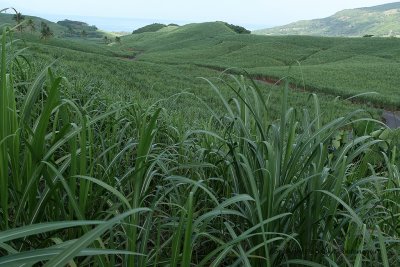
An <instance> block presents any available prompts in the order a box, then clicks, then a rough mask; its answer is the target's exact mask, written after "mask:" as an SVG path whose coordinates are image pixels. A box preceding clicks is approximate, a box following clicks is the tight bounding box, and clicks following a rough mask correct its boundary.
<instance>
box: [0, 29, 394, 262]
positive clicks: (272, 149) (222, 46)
mask: <svg viewBox="0 0 400 267" xmlns="http://www.w3.org/2000/svg"><path fill="white" fill-rule="evenodd" d="M15 29H16V27H15ZM11 35H12V32H8V31H4V33H3V35H2V44H1V68H0V69H1V73H0V229H1V231H0V256H1V257H0V266H21V265H24V266H32V265H35V264H36V266H37V265H45V266H64V265H66V264H69V265H70V266H166V265H168V266H227V265H233V266H278V265H289V266H299V265H300V266H301V265H302V266H321V265H322V266H385V267H386V266H397V265H399V264H400V260H399V259H400V255H399V251H400V237H399V230H400V201H399V199H400V195H399V194H400V174H399V170H398V167H399V165H398V163H399V160H400V158H399V154H398V149H399V148H400V143H399V139H398V137H399V132H394V131H391V130H389V129H386V128H385V127H384V125H382V124H381V123H380V122H379V121H375V120H373V118H372V117H371V114H369V113H368V112H365V111H363V110H360V109H359V107H360V106H359V105H357V104H351V103H350V102H348V101H339V100H338V99H336V98H335V96H332V95H330V94H333V95H334V94H335V92H336V91H334V90H332V88H333V87H330V86H327V88H326V89H324V88H322V89H323V90H322V91H324V92H328V94H321V95H320V96H319V97H317V96H316V95H314V94H311V95H310V94H309V93H308V92H302V91H296V90H294V91H292V90H290V88H289V83H290V84H292V85H293V84H296V83H297V81H296V80H293V78H290V77H287V74H288V67H287V66H288V65H291V64H292V62H295V61H296V60H299V59H300V60H301V58H302V57H304V56H307V58H305V59H303V61H307V60H310V62H313V63H310V68H311V67H312V66H313V65H315V66H314V71H315V70H317V66H316V65H317V64H316V63H315V62H319V67H324V66H329V64H331V65H332V68H333V69H334V70H336V71H340V68H342V67H343V66H346V64H345V62H342V65H340V64H339V63H338V64H337V65H335V64H334V62H335V60H333V58H334V56H337V57H339V55H340V54H341V53H345V51H348V50H349V47H352V48H353V50H354V51H353V50H351V49H350V50H351V51H350V52H349V54H346V55H347V56H349V55H350V56H349V57H348V58H347V60H349V61H350V62H352V64H356V63H357V58H358V60H359V61H360V63H359V65H354V66H357V67H358V66H361V65H363V64H364V65H365V63H366V60H367V59H369V60H370V67H371V68H372V69H374V70H376V71H379V70H378V67H376V66H375V67H374V65H375V64H377V63H378V62H379V61H380V60H385V58H386V59H387V60H388V61H393V62H394V61H395V60H394V59H395V58H396V56H397V54H396V50H395V49H394V48H393V49H392V50H390V49H386V50H385V51H386V54H385V56H386V57H385V56H384V55H382V54H379V53H378V50H377V48H375V46H374V45H376V44H379V46H381V47H385V48H389V47H391V46H392V45H393V44H395V43H386V40H381V39H376V41H375V42H378V43H373V44H374V45H371V44H372V43H368V41H369V39H370V38H362V39H361V40H362V41H363V42H366V43H362V42H361V41H360V42H359V43H358V40H351V41H348V42H347V41H346V40H342V39H329V40H325V39H323V38H320V39H317V38H300V37H299V38H297V37H293V38H286V39H284V38H282V39H277V38H271V39H270V38H264V37H257V36H251V35H239V34H236V33H234V32H233V31H232V30H231V29H229V28H228V27H227V26H226V25H224V23H207V24H201V25H196V24H192V25H188V26H182V27H179V28H176V29H171V30H169V31H161V32H157V33H145V34H138V35H135V36H134V35H132V36H129V37H124V38H122V40H121V43H115V44H114V45H112V46H111V45H105V43H104V42H103V40H102V39H99V40H83V39H78V40H65V39H57V38H52V39H49V40H47V41H46V42H44V41H40V40H39V39H38V38H36V37H35V36H32V35H30V34H25V35H22V34H20V33H18V34H16V37H20V38H23V40H24V42H17V41H15V40H14V39H13V38H12V36H11ZM258 38H260V39H258ZM239 40H240V43H241V45H242V47H240V48H239V49H238V47H239V46H238V44H239ZM374 40H375V39H374ZM316 41H318V42H317V44H315V43H316ZM353 42H354V43H353ZM167 44H169V45H167ZM283 44H285V45H283ZM311 44H313V45H311ZM355 44H357V45H360V46H361V45H362V49H361V48H357V47H356V46H355ZM262 45H265V46H266V48H264V49H265V51H264V53H261V51H263V50H262ZM26 46H28V47H29V49H28V50H26V49H25V47H26ZM307 46H308V47H309V48H308V49H307ZM278 47H279V48H280V49H278ZM316 47H320V48H321V47H323V48H326V49H325V50H324V49H320V50H318V51H319V52H321V54H320V55H318V53H312V52H315V51H316V50H317V48H316ZM293 48H296V49H293ZM250 49H258V50H253V54H252V53H250V52H247V54H246V51H247V50H250ZM340 49H341V50H340ZM239 51H241V52H239ZM325 51H328V52H329V53H326V54H324V53H323V52H325ZM360 51H364V53H365V54H366V56H365V57H360V56H358V57H357V55H359V53H361V52H360ZM357 53H358V54H357ZM263 54H267V55H270V56H269V57H268V56H266V57H265V59H264V58H261V59H260V55H263ZM310 54H311V55H310ZM219 55H221V56H219ZM256 55H257V58H259V60H256ZM313 55H314V56H313ZM246 56H248V58H247V63H246V61H245V57H246ZM212 59H214V61H213V60H212ZM229 60H230V62H231V65H229V66H228V64H229ZM323 60H325V61H323ZM340 60H341V59H339V60H338V61H340ZM343 61H345V60H343ZM213 62H214V63H213ZM265 62H270V64H271V65H267V66H265V65H263V64H264V63H265ZM277 62H278V63H277ZM324 62H326V63H324ZM49 64H50V65H51V66H50V67H49V66H48V65H49ZM251 64H253V65H254V66H255V67H254V68H253V67H251V66H252V65H251ZM272 64H275V65H272ZM393 64H395V63H393ZM232 65H234V66H238V67H242V69H243V68H244V69H245V70H247V71H248V72H250V75H260V74H259V73H257V72H256V71H260V73H262V75H263V76H264V77H268V75H272V74H274V75H276V76H275V77H282V76H286V78H285V79H284V82H283V83H282V85H281V86H272V85H271V84H268V83H261V82H260V83H259V82H252V81H251V80H249V79H246V78H245V76H241V75H230V74H229V71H227V72H224V73H221V72H220V71H219V70H217V69H220V68H225V67H231V66H232ZM263 66H265V67H266V68H265V69H264V70H263V69H260V68H261V67H263ZM268 66H271V67H268ZM285 66H286V67H285ZM382 66H383V64H382V65H379V67H381V68H382ZM299 69H300V68H299ZM301 69H303V68H301ZM238 71H239V70H236V71H235V72H236V73H237V72H238ZM296 71H297V69H296V68H292V70H291V71H290V72H289V73H290V74H292V76H295V77H296V76H297V72H296ZM310 72H311V71H310ZM349 73H351V72H350V67H349V69H347V73H344V72H343V73H341V72H339V73H338V74H337V75H338V77H341V80H343V81H338V83H339V84H341V83H344V82H346V80H350V79H351V78H349ZM382 73H383V72H381V74H382ZM378 74H379V72H378V73H377V74H376V75H378ZM281 75H282V76H281ZM309 75H310V76H309V77H311V78H312V77H314V79H315V80H318V76H317V75H314V76H312V74H311V73H310V74H309ZM320 75H322V74H321V73H320ZM339 75H343V76H339ZM215 76H217V77H216V78H212V77H215ZM196 77H209V79H204V78H200V79H197V78H196ZM254 77H255V76H254ZM385 77H386V76H385ZM323 78H324V77H319V81H320V82H321V81H322V80H323ZM394 79H396V78H394ZM305 81H306V82H308V81H307V80H305ZM366 82H368V81H366ZM364 84H365V83H364ZM382 85H383V87H382V88H383V89H382V91H381V92H382V94H383V95H385V94H386V91H384V90H388V89H387V88H390V84H389V85H388V84H387V85H386V87H384V84H382ZM360 87H361V85H360ZM385 88H386V89H385ZM354 92H363V91H362V90H361V89H359V90H357V89H356V90H354ZM347 93H349V94H350V93H351V92H347ZM343 95H345V94H343ZM391 97H392V98H394V96H393V95H392V96H391ZM366 99H368V100H371V101H372V100H373V99H375V98H366ZM382 101H383V100H382ZM382 103H383V102H382ZM291 106H294V107H295V108H292V107H291Z"/></svg>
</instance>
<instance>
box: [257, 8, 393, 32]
mask: <svg viewBox="0 0 400 267" xmlns="http://www.w3.org/2000/svg"><path fill="white" fill-rule="evenodd" d="M399 10H400V2H397V3H390V4H385V5H379V6H374V7H367V8H357V9H348V10H343V11H340V12H338V13H336V14H334V15H333V16H330V17H327V18H323V19H315V20H304V21H298V22H294V23H291V24H288V25H284V26H279V27H274V28H270V29H264V30H258V31H254V33H257V34H268V35H282V34H283V35H322V36H363V35H366V34H373V35H376V36H388V35H391V36H396V35H400V25H399V23H398V21H399V19H400V12H399Z"/></svg>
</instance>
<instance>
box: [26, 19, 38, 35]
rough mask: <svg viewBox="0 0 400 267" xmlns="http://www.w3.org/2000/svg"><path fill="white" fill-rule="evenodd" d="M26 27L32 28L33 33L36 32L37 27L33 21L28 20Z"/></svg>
mask: <svg viewBox="0 0 400 267" xmlns="http://www.w3.org/2000/svg"><path fill="white" fill-rule="evenodd" d="M26 26H27V27H29V28H30V31H31V33H33V32H35V31H36V25H35V22H34V21H33V19H28V21H27V23H26Z"/></svg>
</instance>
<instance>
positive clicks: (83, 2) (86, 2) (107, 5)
mask: <svg viewBox="0 0 400 267" xmlns="http://www.w3.org/2000/svg"><path fill="white" fill-rule="evenodd" d="M390 2H394V1H393V0H392V1H390V0H389V1H384V0H331V1H328V0H326V1H323V0H275V1H269V0H241V1H239V0H198V1H190V0H144V1H135V0H111V1H110V0H67V1H66V0H62V1H57V0H0V8H3V7H11V6H12V7H15V8H16V9H18V10H19V11H20V12H21V13H25V14H30V15H37V16H44V17H45V15H51V14H52V15H55V14H56V15H64V16H65V18H68V16H92V17H120V18H149V19H154V20H155V22H156V20H157V19H160V20H171V22H174V21H187V22H203V21H215V20H223V21H227V22H230V23H237V24H247V25H266V26H276V25H281V24H286V23H290V22H294V21H297V20H300V19H313V18H322V17H326V16H330V15H332V14H333V13H335V12H337V11H340V10H342V9H346V8H355V7H365V6H373V5H379V4H384V3H390Z"/></svg>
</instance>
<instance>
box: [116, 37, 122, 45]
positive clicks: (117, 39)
mask: <svg viewBox="0 0 400 267" xmlns="http://www.w3.org/2000/svg"><path fill="white" fill-rule="evenodd" d="M115 42H116V43H118V44H120V43H121V37H119V36H116V37H115Z"/></svg>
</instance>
